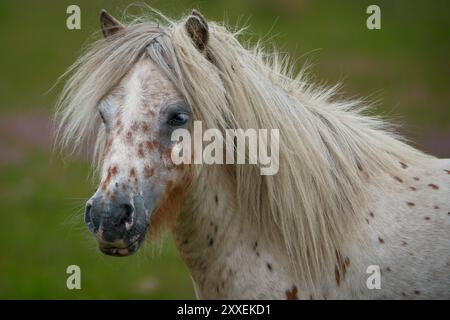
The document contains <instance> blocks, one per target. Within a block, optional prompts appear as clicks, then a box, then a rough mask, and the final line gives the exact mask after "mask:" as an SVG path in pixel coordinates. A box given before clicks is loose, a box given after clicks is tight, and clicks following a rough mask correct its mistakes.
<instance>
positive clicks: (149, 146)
mask: <svg viewBox="0 0 450 320" xmlns="http://www.w3.org/2000/svg"><path fill="white" fill-rule="evenodd" d="M145 145H146V147H147V149H148V150H153V149H155V143H154V142H153V141H146V142H145Z"/></svg>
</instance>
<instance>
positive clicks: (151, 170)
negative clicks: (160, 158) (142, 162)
mask: <svg viewBox="0 0 450 320" xmlns="http://www.w3.org/2000/svg"><path fill="white" fill-rule="evenodd" d="M154 172H155V169H154V168H150V167H149V166H145V167H144V177H145V178H150V177H151V176H153V174H154Z"/></svg>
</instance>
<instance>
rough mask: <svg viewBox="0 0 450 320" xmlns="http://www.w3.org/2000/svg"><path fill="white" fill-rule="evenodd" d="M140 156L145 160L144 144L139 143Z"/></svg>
mask: <svg viewBox="0 0 450 320" xmlns="http://www.w3.org/2000/svg"><path fill="white" fill-rule="evenodd" d="M138 155H139V157H140V158H143V157H144V155H145V153H144V145H143V144H142V143H139V147H138Z"/></svg>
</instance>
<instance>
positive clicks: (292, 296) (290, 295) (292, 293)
mask: <svg viewBox="0 0 450 320" xmlns="http://www.w3.org/2000/svg"><path fill="white" fill-rule="evenodd" d="M297 293H298V290H297V286H296V285H293V286H292V289H291V290H286V299H287V300H298V295H297Z"/></svg>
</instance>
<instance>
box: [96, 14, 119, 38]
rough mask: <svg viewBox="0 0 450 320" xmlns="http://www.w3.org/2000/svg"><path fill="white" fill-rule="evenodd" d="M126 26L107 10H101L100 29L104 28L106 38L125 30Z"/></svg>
mask: <svg viewBox="0 0 450 320" xmlns="http://www.w3.org/2000/svg"><path fill="white" fill-rule="evenodd" d="M124 28H125V26H124V25H123V24H121V23H120V22H119V20H117V19H116V18H114V17H113V16H112V15H110V14H109V13H108V12H107V11H106V10H104V9H102V11H100V29H102V32H103V35H104V36H105V38H107V37H109V36H111V35H113V34H114V33H116V32H118V31H120V30H123V29H124Z"/></svg>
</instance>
